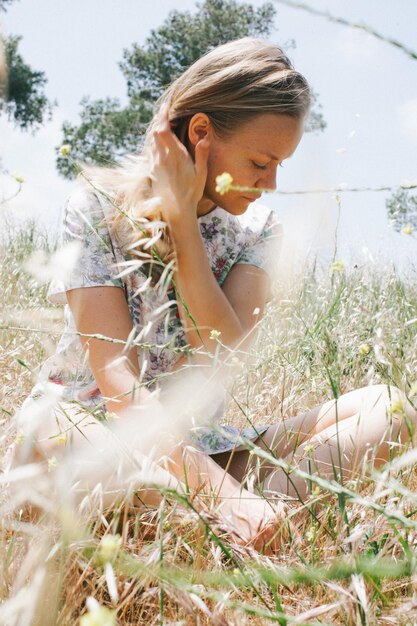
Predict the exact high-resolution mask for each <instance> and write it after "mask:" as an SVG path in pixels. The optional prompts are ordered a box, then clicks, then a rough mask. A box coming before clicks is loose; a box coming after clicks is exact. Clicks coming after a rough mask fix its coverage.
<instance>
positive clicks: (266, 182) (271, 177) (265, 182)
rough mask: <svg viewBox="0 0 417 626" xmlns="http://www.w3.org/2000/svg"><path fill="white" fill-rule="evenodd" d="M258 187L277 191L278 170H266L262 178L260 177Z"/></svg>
mask: <svg viewBox="0 0 417 626" xmlns="http://www.w3.org/2000/svg"><path fill="white" fill-rule="evenodd" d="M256 186H257V187H259V188H262V189H268V190H270V191H275V190H276V188H277V168H275V167H274V168H272V169H270V170H265V172H262V176H260V177H259V179H258V181H257V183H256Z"/></svg>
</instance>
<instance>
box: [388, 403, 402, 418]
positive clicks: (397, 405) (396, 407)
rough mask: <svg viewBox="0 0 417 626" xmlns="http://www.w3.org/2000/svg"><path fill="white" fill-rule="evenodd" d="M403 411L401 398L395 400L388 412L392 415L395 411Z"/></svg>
mask: <svg viewBox="0 0 417 626" xmlns="http://www.w3.org/2000/svg"><path fill="white" fill-rule="evenodd" d="M403 412H404V402H403V400H398V402H395V403H394V404H393V405H392V407H391V408H390V414H391V415H394V414H395V413H403Z"/></svg>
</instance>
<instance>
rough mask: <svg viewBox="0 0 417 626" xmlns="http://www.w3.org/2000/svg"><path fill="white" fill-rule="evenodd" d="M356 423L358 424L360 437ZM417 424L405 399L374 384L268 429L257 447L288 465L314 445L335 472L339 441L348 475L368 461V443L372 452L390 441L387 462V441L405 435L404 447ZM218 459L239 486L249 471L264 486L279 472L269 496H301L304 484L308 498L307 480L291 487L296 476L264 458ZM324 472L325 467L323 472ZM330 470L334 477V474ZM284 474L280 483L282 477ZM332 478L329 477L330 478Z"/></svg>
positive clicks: (225, 455)
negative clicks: (393, 410) (277, 494)
mask: <svg viewBox="0 0 417 626" xmlns="http://www.w3.org/2000/svg"><path fill="white" fill-rule="evenodd" d="M396 405H397V407H399V410H397V411H396V414H395V416H394V417H392V416H391V408H392V407H395V406H396ZM402 405H403V409H401V406H402ZM352 420H353V421H352ZM348 421H349V422H348ZM353 424H356V425H357V427H355V428H356V430H355V432H353V430H354V428H353ZM400 424H401V428H400V429H399V425H400ZM416 424H417V413H416V411H415V410H414V409H413V408H412V407H411V405H410V403H409V402H407V401H406V398H405V396H404V394H402V393H401V392H400V391H399V390H398V389H397V388H395V387H390V388H388V387H387V386H386V385H373V386H370V387H363V388H361V389H357V390H355V391H351V392H349V393H346V394H344V395H343V396H341V397H340V398H339V399H338V400H337V401H335V400H329V401H328V402H325V403H324V404H322V405H320V406H317V407H315V408H314V409H312V410H311V411H307V412H305V413H302V414H300V415H297V416H295V417H291V418H288V419H285V420H282V421H281V422H280V423H279V424H277V425H276V426H275V425H274V426H271V427H270V428H268V430H267V431H266V432H265V433H264V434H263V435H262V437H260V438H258V440H257V441H256V442H255V445H257V446H259V447H260V448H261V449H263V450H266V451H268V452H270V453H272V454H273V455H274V456H276V457H279V458H283V459H284V460H286V461H287V462H288V463H291V464H296V465H297V464H300V462H301V460H302V458H303V457H305V453H304V447H305V446H306V445H307V444H310V445H313V448H314V450H315V456H316V457H317V454H318V455H319V457H320V458H322V464H321V465H322V466H323V463H325V462H326V463H328V464H329V465H330V467H332V459H333V460H334V461H335V462H336V467H338V466H339V460H338V455H337V458H335V451H334V446H335V445H336V446H337V439H338V437H339V443H340V446H341V447H342V444H343V446H344V447H345V450H344V456H343V458H342V469H346V470H347V469H352V468H354V466H355V464H356V463H355V458H354V457H356V458H357V459H358V460H361V459H363V454H364V447H363V446H364V445H365V443H366V444H369V446H367V447H366V449H368V448H372V447H374V446H376V445H377V444H379V442H380V440H381V437H383V438H384V437H385V447H384V444H383V443H381V444H380V449H379V450H378V455H381V454H382V455H384V454H385V456H381V459H382V458H385V457H386V452H385V453H383V450H384V449H385V450H386V449H387V440H388V439H390V440H394V437H398V433H399V432H401V438H402V442H403V443H405V441H408V440H409V438H410V437H409V435H410V434H411V433H413V432H414V428H415V425H416ZM345 426H346V428H345ZM390 428H392V433H391V432H390ZM342 432H344V433H345V434H344V435H343V437H342V438H343V439H344V441H343V442H342V441H340V437H341V436H342ZM319 435H322V436H319ZM352 436H354V445H353V444H352V443H351V444H350V445H348V444H349V441H350V439H349V437H352ZM324 442H326V443H324ZM362 444H363V445H362ZM214 459H215V460H216V462H218V463H219V464H220V465H221V466H222V467H226V466H228V471H229V472H230V474H231V475H232V476H234V477H235V478H236V479H237V480H238V481H240V482H242V481H244V480H245V476H246V475H247V473H248V472H249V471H256V478H257V481H258V483H260V484H263V483H264V481H265V478H266V477H267V476H268V474H270V473H271V472H274V476H275V478H274V481H273V486H271V484H270V486H269V490H270V491H275V492H281V493H286V494H288V495H292V496H294V497H297V493H296V491H297V489H298V487H300V485H302V488H301V492H302V493H303V494H305V489H306V485H305V484H304V483H303V481H302V480H301V481H300V479H298V480H297V481H296V482H295V483H294V482H293V484H292V485H291V481H294V480H295V479H294V476H292V477H291V480H290V481H289V480H288V477H287V476H286V475H285V473H284V471H283V470H281V469H277V468H276V466H275V467H274V466H273V465H272V464H269V463H267V462H264V461H262V462H260V459H258V461H257V460H256V456H255V457H254V456H253V455H249V453H248V452H247V451H240V452H235V453H234V454H232V456H231V454H230V453H223V454H218V455H215V456H214ZM325 459H327V460H326V461H325ZM307 461H308V460H305V463H304V466H303V467H305V466H306V465H308V462H307ZM300 467H301V465H300ZM323 469H324V468H323V467H322V471H323ZM331 471H332V472H333V469H332V470H331ZM339 473H340V471H339ZM280 475H281V479H279V478H278V477H279V476H280ZM327 475H328V476H329V473H327ZM271 479H272V477H271Z"/></svg>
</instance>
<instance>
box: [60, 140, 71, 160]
mask: <svg viewBox="0 0 417 626" xmlns="http://www.w3.org/2000/svg"><path fill="white" fill-rule="evenodd" d="M70 152H71V146H70V145H69V144H67V143H64V145H63V146H61V147H60V149H59V154H60V155H61V156H63V157H67V156H69V154H70Z"/></svg>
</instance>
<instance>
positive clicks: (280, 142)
mask: <svg viewBox="0 0 417 626" xmlns="http://www.w3.org/2000/svg"><path fill="white" fill-rule="evenodd" d="M303 126H304V120H303V119H295V118H293V117H290V116H289V115H278V114H276V113H262V114H260V115H258V116H256V117H255V118H253V119H252V120H250V121H249V122H247V123H245V124H244V125H243V126H241V127H240V128H239V129H238V130H237V131H236V132H234V133H233V134H232V135H230V136H229V137H226V138H220V137H218V136H217V135H216V134H215V133H214V132H213V129H212V127H211V129H210V132H209V137H210V150H209V156H208V162H207V183H206V187H205V190H204V195H203V198H202V199H201V201H200V202H199V205H198V215H204V214H205V213H208V212H209V211H210V210H212V209H213V205H214V206H220V207H222V208H223V209H225V210H226V211H228V212H229V213H232V214H233V215H241V214H242V213H244V212H245V211H246V209H247V208H248V206H249V204H250V203H251V202H254V201H255V200H257V199H258V198H259V197H260V196H261V195H262V192H261V191H259V192H257V191H247V192H245V191H229V192H227V193H225V194H224V195H220V194H219V193H217V192H216V176H218V175H219V174H223V172H228V173H229V174H231V176H232V177H233V184H234V185H240V186H244V187H253V188H255V189H261V188H264V189H271V190H274V189H276V178H277V169H278V167H279V166H280V164H281V163H282V162H283V161H284V160H285V159H288V158H289V157H290V156H291V155H292V154H293V152H294V151H295V149H296V147H297V146H298V144H299V142H300V139H301V137H302V134H303Z"/></svg>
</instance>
